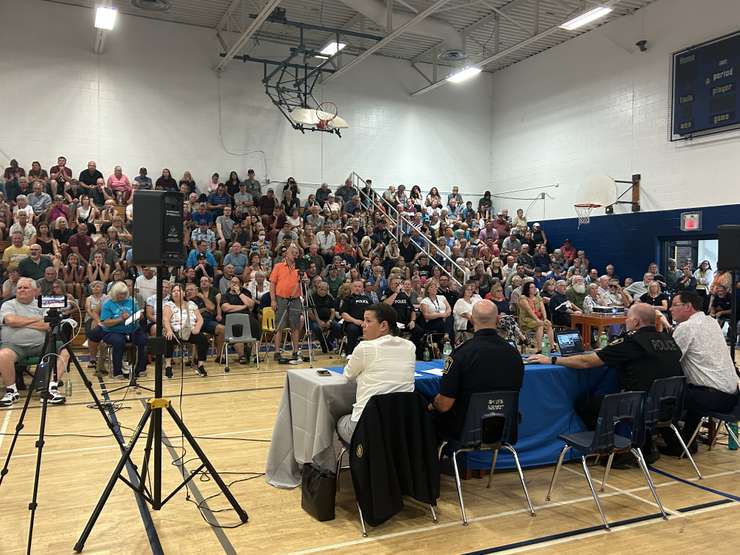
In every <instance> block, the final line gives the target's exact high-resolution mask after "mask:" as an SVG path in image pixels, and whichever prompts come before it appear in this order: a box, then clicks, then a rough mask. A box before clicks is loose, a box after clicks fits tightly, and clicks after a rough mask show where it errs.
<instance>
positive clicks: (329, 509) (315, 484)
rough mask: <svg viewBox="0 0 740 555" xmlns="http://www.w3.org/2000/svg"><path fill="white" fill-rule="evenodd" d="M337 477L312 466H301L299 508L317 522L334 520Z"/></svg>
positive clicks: (332, 473) (328, 471)
mask: <svg viewBox="0 0 740 555" xmlns="http://www.w3.org/2000/svg"><path fill="white" fill-rule="evenodd" d="M336 493H337V475H336V474H335V473H334V472H331V471H330V470H324V469H322V468H319V467H316V466H314V465H312V464H304V465H303V475H302V477H301V508H302V509H303V510H304V511H306V512H307V513H308V514H310V515H311V516H312V517H314V518H315V519H316V520H318V521H319V522H324V521H325V520H334V501H335V496H336Z"/></svg>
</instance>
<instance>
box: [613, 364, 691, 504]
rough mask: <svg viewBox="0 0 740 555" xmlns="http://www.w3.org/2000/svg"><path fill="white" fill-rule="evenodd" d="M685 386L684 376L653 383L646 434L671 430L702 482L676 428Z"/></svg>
mask: <svg viewBox="0 0 740 555" xmlns="http://www.w3.org/2000/svg"><path fill="white" fill-rule="evenodd" d="M685 385H686V378H684V377H683V376H674V377H672V378H662V379H659V380H655V381H654V382H653V385H652V386H650V391H648V394H647V397H646V398H645V433H647V434H650V435H653V434H655V433H656V432H657V431H658V430H660V429H666V428H669V429H670V430H671V431H672V432H673V434H674V435H675V436H676V438H677V439H678V442H679V443H680V444H681V448H682V449H683V452H684V454H685V455H686V456H687V457H688V458H689V462H690V463H691V466H693V467H694V472H696V475H697V476H698V477H699V479H700V480H701V478H702V475H701V472H699V468H698V467H697V466H696V463H695V462H694V458H693V457H692V456H691V453H690V452H689V449H688V447H686V444H685V443H684V441H683V438H682V437H681V434H680V432H679V431H678V428H676V422H678V421H679V419H680V418H681V415H682V413H683V392H684V387H685ZM601 491H604V483H602V484H601Z"/></svg>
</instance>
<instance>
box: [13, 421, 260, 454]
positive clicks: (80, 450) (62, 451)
mask: <svg viewBox="0 0 740 555" xmlns="http://www.w3.org/2000/svg"><path fill="white" fill-rule="evenodd" d="M271 430H272V428H254V429H251V430H237V431H233V432H221V433H218V434H203V435H198V436H196V438H199V439H204V438H211V437H228V436H232V435H240V434H252V433H256V432H268V431H271ZM3 437H4V436H0V446H2V438H3ZM51 439H66V438H61V437H55V438H51ZM69 439H99V440H102V441H105V440H106V439H107V438H102V437H101V438H69ZM124 439H126V437H125V436H124ZM47 441H48V440H47ZM117 448H118V444H115V445H98V446H97V447H77V448H75V449H60V450H57V451H44V456H45V457H46V456H53V455H67V454H70V453H85V452H88V451H105V450H107V449H117ZM35 456H36V453H35V452H34V453H24V454H22V455H13V459H22V458H26V457H35Z"/></svg>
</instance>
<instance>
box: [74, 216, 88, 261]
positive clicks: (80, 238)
mask: <svg viewBox="0 0 740 555" xmlns="http://www.w3.org/2000/svg"><path fill="white" fill-rule="evenodd" d="M69 247H70V248H71V249H72V252H75V253H77V254H78V255H79V257H80V258H81V259H83V260H84V261H85V262H88V261H89V260H90V251H91V250H92V247H93V240H92V237H90V235H88V233H87V225H85V224H80V225H78V226H77V233H75V234H74V235H72V237H70V238H69Z"/></svg>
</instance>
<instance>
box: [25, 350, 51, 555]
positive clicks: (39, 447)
mask: <svg viewBox="0 0 740 555" xmlns="http://www.w3.org/2000/svg"><path fill="white" fill-rule="evenodd" d="M53 340H54V337H53V336H52V341H53ZM44 356H46V355H44ZM49 359H50V362H47V366H46V372H47V374H46V379H45V380H44V383H45V384H48V383H49V380H50V379H51V374H52V368H56V357H49ZM42 360H43V357H42ZM52 360H53V363H52V362H51V361H52ZM52 364H53V366H52ZM36 373H37V374H38V373H39V368H38V366H37V367H36ZM34 379H35V377H34ZM41 395H43V397H42V399H43V402H42V404H41V422H39V437H38V439H37V440H36V472H35V473H34V477H33V494H32V496H31V502H30V503H29V504H28V509H29V510H30V511H31V520H30V522H29V524H28V545H27V546H26V547H27V549H28V553H31V543H32V542H33V523H34V520H35V518H36V507H37V506H38V503H37V502H36V500H37V499H38V494H39V480H40V478H41V455H42V453H43V451H44V433H45V432H46V410H47V408H48V403H49V397H48V395H47V392H46V391H43V392H42V393H41ZM30 398H31V392H30V391H29V394H28V398H27V399H26V407H27V406H28V399H30Z"/></svg>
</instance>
